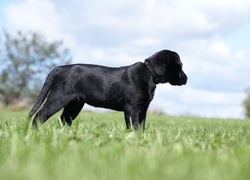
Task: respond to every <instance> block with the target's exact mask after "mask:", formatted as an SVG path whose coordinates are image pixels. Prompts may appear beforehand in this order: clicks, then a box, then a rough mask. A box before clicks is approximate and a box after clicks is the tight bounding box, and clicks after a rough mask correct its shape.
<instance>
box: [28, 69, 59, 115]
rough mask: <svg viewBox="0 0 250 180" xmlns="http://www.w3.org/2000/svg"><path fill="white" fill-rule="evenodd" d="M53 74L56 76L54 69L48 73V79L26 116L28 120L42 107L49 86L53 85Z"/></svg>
mask: <svg viewBox="0 0 250 180" xmlns="http://www.w3.org/2000/svg"><path fill="white" fill-rule="evenodd" d="M55 74H56V71H55V69H54V70H52V71H51V72H50V73H49V75H48V77H47V78H46V80H45V82H44V84H43V87H42V90H41V92H40V94H39V96H38V98H37V100H36V103H35V104H34V106H33V107H32V109H31V110H30V113H29V115H28V117H29V118H31V117H32V116H33V115H34V114H35V113H36V112H37V110H38V109H39V108H40V107H41V106H42V105H43V103H44V101H45V100H46V97H47V96H48V94H49V93H50V89H51V85H52V83H53V79H54V76H55Z"/></svg>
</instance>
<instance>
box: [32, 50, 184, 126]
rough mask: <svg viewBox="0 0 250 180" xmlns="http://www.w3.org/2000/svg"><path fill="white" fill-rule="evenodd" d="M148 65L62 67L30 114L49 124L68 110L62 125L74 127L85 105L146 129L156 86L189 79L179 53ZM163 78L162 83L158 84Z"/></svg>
mask: <svg viewBox="0 0 250 180" xmlns="http://www.w3.org/2000/svg"><path fill="white" fill-rule="evenodd" d="M146 62H147V63H145V64H144V63H142V62H137V63H135V64H133V65H131V66H124V67H119V68H111V67H105V66H99V65H90V64H72V65H65V66H59V67H56V68H55V69H53V70H52V71H51V72H50V74H49V75H48V77H47V79H46V81H45V83H44V85H43V88H42V91H41V93H40V95H39V96H38V99H37V101H36V103H35V105H34V106H33V108H32V109H31V111H30V113H29V117H32V116H33V115H34V114H35V113H36V112H37V113H36V115H35V118H34V119H33V125H37V121H38V120H40V121H41V122H45V121H46V120H48V119H49V118H50V117H51V116H52V115H53V114H55V113H56V112H58V111H59V110H60V109H62V108H64V110H63V113H62V115H61V121H62V122H63V123H64V124H65V123H67V124H68V125H71V124H72V120H74V119H75V118H76V117H77V115H78V114H79V112H80V111H81V109H82V107H83V105H84V103H87V104H89V105H92V106H95V107H103V108H109V109H113V110H117V111H124V117H125V123H126V127H127V128H130V127H131V123H130V120H131V122H132V125H133V127H134V129H137V128H138V127H139V126H142V128H143V130H144V129H145V121H146V113H147V109H148V106H149V104H150V102H151V101H152V99H153V97H154V92H155V88H156V84H158V83H166V82H169V83H170V84H171V85H179V86H180V85H184V84H186V82H187V76H186V74H185V73H184V71H183V70H182V63H181V61H180V57H179V55H178V54H177V53H175V52H173V51H169V50H162V51H159V52H157V53H156V54H154V55H153V56H151V57H149V58H147V60H146ZM157 78H159V80H157Z"/></svg>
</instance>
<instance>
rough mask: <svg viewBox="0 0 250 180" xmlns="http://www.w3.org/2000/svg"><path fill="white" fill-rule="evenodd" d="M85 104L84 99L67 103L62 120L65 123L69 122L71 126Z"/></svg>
mask: <svg viewBox="0 0 250 180" xmlns="http://www.w3.org/2000/svg"><path fill="white" fill-rule="evenodd" d="M83 105H84V102H83V101H79V100H76V101H72V102H70V103H69V104H67V105H66V106H65V107H64V109H63V113H62V115H61V121H62V123H63V124H65V123H67V124H68V125H69V126H70V125H71V124H72V121H73V120H74V119H75V118H76V117H77V115H78V114H79V113H80V111H81V109H82V107H83Z"/></svg>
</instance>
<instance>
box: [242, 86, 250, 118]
mask: <svg viewBox="0 0 250 180" xmlns="http://www.w3.org/2000/svg"><path fill="white" fill-rule="evenodd" d="M243 106H244V108H245V115H246V117H248V118H250V89H248V90H247V96H246V99H245V101H244V103H243Z"/></svg>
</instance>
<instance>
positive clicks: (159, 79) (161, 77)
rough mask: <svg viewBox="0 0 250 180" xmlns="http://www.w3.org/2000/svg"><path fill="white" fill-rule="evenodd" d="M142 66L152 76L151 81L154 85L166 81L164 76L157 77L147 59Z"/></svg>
mask: <svg viewBox="0 0 250 180" xmlns="http://www.w3.org/2000/svg"><path fill="white" fill-rule="evenodd" d="M144 64H145V66H146V67H147V69H148V71H149V72H150V74H151V75H152V76H153V80H154V83H155V84H159V83H165V82H167V81H168V79H167V77H166V76H162V75H159V74H157V73H156V72H155V70H154V68H153V67H152V65H151V63H150V61H149V60H148V59H146V60H145V62H144Z"/></svg>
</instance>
